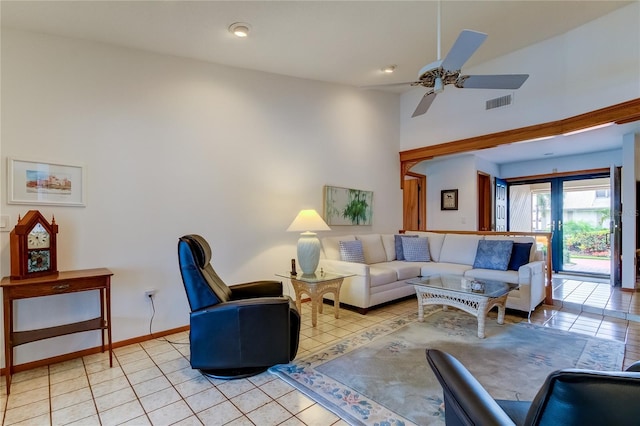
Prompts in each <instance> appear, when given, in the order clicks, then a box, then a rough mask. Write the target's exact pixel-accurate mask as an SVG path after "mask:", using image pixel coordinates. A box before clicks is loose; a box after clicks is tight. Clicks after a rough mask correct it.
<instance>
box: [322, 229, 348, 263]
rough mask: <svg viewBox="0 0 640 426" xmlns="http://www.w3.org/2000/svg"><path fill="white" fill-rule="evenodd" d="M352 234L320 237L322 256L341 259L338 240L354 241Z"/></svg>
mask: <svg viewBox="0 0 640 426" xmlns="http://www.w3.org/2000/svg"><path fill="white" fill-rule="evenodd" d="M355 239H356V237H355V236H354V235H342V236H337V237H324V238H323V239H322V251H323V252H324V258H325V259H330V260H342V259H341V258H340V246H339V243H340V241H355Z"/></svg>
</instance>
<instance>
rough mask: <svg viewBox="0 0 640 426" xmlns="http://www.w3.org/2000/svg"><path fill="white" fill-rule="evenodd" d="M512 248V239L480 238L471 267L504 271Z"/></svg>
mask: <svg viewBox="0 0 640 426" xmlns="http://www.w3.org/2000/svg"><path fill="white" fill-rule="evenodd" d="M512 250H513V241H511V240H480V241H478V250H477V252H476V258H475V260H474V262H473V268H474V269H475V268H482V269H496V270H498V271H506V270H507V267H508V266H509V260H510V259H511V251H512Z"/></svg>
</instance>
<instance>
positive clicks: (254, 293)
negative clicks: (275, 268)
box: [229, 280, 282, 300]
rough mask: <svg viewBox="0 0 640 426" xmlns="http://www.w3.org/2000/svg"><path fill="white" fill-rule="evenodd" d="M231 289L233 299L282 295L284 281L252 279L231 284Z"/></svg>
mask: <svg viewBox="0 0 640 426" xmlns="http://www.w3.org/2000/svg"><path fill="white" fill-rule="evenodd" d="M229 290H231V300H239V299H251V298H255V297H280V296H282V282H281V281H274V280H263V281H252V282H249V283H242V284H235V285H231V286H229Z"/></svg>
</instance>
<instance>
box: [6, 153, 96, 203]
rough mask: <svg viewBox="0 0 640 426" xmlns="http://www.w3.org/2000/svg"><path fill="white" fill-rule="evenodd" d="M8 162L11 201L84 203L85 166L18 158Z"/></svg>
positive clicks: (9, 200) (9, 201)
mask: <svg viewBox="0 0 640 426" xmlns="http://www.w3.org/2000/svg"><path fill="white" fill-rule="evenodd" d="M7 163H8V167H7V170H8V179H7V184H8V188H7V193H8V199H7V202H8V203H9V204H42V205H60V206H84V205H85V203H86V201H85V198H86V187H85V186H86V181H87V180H86V178H85V168H84V167H83V166H78V165H70V164H59V163H49V162H42V161H31V160H18V159H15V158H8V159H7Z"/></svg>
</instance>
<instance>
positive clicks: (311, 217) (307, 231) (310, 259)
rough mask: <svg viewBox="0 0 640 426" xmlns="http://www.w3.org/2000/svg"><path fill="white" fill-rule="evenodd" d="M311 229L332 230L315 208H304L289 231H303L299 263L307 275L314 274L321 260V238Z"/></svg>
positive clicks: (299, 248) (299, 244)
mask: <svg viewBox="0 0 640 426" xmlns="http://www.w3.org/2000/svg"><path fill="white" fill-rule="evenodd" d="M311 231H331V228H329V226H327V224H326V223H325V221H324V220H322V218H321V217H320V215H319V214H318V212H316V211H315V210H302V211H301V212H300V213H298V216H296V218H295V219H293V222H291V225H289V227H288V228H287V232H302V234H300V239H299V240H298V265H299V266H300V269H302V273H303V274H305V275H311V274H314V273H315V272H316V269H317V268H318V262H319V261H320V240H319V239H318V237H317V236H316V234H315V232H311Z"/></svg>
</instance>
